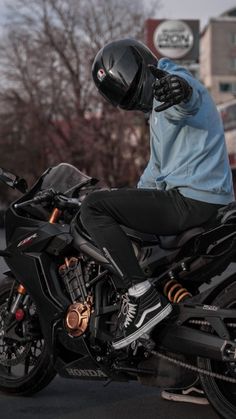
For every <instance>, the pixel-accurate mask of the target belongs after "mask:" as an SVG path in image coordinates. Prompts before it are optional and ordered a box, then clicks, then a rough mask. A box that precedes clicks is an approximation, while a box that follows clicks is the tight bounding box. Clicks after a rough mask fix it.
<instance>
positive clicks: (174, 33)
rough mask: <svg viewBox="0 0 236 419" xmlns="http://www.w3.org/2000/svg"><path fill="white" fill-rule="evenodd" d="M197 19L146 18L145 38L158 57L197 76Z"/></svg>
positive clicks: (198, 32) (198, 33)
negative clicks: (171, 60)
mask: <svg viewBox="0 0 236 419" xmlns="http://www.w3.org/2000/svg"><path fill="white" fill-rule="evenodd" d="M199 28H200V22H199V20H194V19H192V20H186V19H183V20H172V19H171V20H170V19H161V20H159V19H148V20H146V22H145V40H146V44H147V45H148V47H149V48H150V49H151V51H152V52H153V53H154V54H155V56H156V57H157V58H158V59H159V58H162V57H167V58H171V59H173V60H174V61H175V62H177V63H180V64H181V65H183V66H185V67H186V68H188V69H189V70H190V71H191V72H192V74H193V75H194V76H195V77H199V38H200V29H199Z"/></svg>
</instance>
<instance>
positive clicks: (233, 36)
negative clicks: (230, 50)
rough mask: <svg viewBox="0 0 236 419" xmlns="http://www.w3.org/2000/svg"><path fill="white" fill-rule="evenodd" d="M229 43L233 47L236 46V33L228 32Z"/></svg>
mask: <svg viewBox="0 0 236 419" xmlns="http://www.w3.org/2000/svg"><path fill="white" fill-rule="evenodd" d="M230 42H231V44H233V45H236V32H230Z"/></svg>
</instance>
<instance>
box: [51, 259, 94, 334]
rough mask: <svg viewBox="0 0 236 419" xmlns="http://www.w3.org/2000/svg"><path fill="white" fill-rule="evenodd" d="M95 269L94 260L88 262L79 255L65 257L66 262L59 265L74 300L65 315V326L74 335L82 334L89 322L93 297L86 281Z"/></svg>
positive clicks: (66, 286)
mask: <svg viewBox="0 0 236 419" xmlns="http://www.w3.org/2000/svg"><path fill="white" fill-rule="evenodd" d="M82 264H83V265H84V266H83V265H82ZM93 271H94V265H93V262H90V263H87V264H86V262H84V261H83V260H82V259H80V258H77V257H71V258H65V263H64V264H63V265H61V266H60V267H59V275H60V277H61V278H62V280H63V283H64V285H65V288H66V291H67V293H68V294H69V296H70V298H71V302H72V304H71V305H70V306H69V307H68V310H67V314H66V317H65V327H66V330H67V331H68V333H69V334H70V336H73V337H78V336H81V335H82V334H83V333H84V332H85V331H86V329H87V327H88V324H89V320H90V316H91V313H92V310H93V308H92V307H93V297H92V296H91V295H90V294H89V293H88V292H87V287H86V283H88V280H89V277H90V276H91V274H92V272H93Z"/></svg>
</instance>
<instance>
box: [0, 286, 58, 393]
mask: <svg viewBox="0 0 236 419" xmlns="http://www.w3.org/2000/svg"><path fill="white" fill-rule="evenodd" d="M11 291H12V301H13V303H14V299H15V298H16V291H14V281H13V279H12V278H1V279H0V391H1V392H4V393H7V394H12V395H19V396H29V395H32V394H34V393H36V392H38V391H40V390H42V389H43V388H44V387H46V386H47V385H48V384H49V383H50V381H51V380H52V379H53V378H54V377H55V375H56V372H55V370H54V368H53V365H52V363H51V361H50V357H49V354H48V351H47V347H46V343H45V341H44V339H43V336H42V333H41V329H40V325H39V320H38V316H37V308H36V306H35V304H34V303H33V301H32V300H31V299H30V297H29V296H27V303H26V304H25V306H24V307H23V309H24V317H23V319H22V320H18V321H13V323H12V324H10V327H9V325H8V324H7V321H8V318H9V311H8V310H9V307H8V299H9V296H10V294H11Z"/></svg>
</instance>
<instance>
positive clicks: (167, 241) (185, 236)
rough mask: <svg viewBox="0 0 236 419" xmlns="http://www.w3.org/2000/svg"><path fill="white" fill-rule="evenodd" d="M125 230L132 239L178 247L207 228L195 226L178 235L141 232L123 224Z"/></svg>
mask: <svg viewBox="0 0 236 419" xmlns="http://www.w3.org/2000/svg"><path fill="white" fill-rule="evenodd" d="M122 229H123V230H124V232H125V233H126V234H127V235H128V236H129V237H130V239H131V240H132V239H133V240H138V241H140V242H142V243H143V244H144V245H150V246H155V245H159V246H160V247H162V248H163V249H177V248H180V247H182V246H183V245H184V244H185V243H186V242H187V241H188V240H190V239H191V238H193V237H194V236H197V235H198V234H200V233H203V232H204V231H205V229H204V228H203V227H194V228H191V229H188V230H185V231H183V232H181V233H179V234H177V235H165V236H157V235H155V234H148V233H141V232H140V231H136V230H132V229H130V228H128V227H124V226H122Z"/></svg>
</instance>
